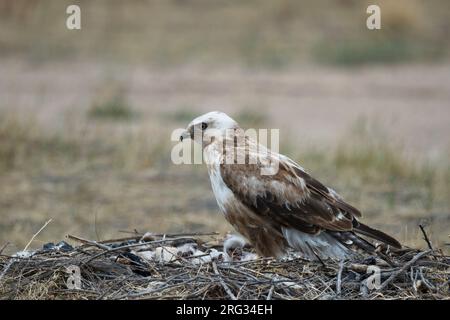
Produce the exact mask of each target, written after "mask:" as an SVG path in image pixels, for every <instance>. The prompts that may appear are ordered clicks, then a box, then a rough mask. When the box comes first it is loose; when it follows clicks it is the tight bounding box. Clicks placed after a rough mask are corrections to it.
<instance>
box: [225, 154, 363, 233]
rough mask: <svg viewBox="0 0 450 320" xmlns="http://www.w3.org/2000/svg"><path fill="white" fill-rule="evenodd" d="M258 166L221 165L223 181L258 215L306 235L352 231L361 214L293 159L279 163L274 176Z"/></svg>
mask: <svg viewBox="0 0 450 320" xmlns="http://www.w3.org/2000/svg"><path fill="white" fill-rule="evenodd" d="M261 172H262V171H261V166H260V165H258V164H222V165H221V174H222V179H223V181H224V182H225V184H226V185H227V186H228V188H230V189H231V191H232V192H233V193H234V195H235V196H236V198H237V199H238V200H239V201H241V202H242V203H244V204H245V205H246V206H248V207H249V208H251V209H252V211H254V212H255V213H256V214H258V215H262V216H265V218H267V219H270V220H271V221H273V223H274V224H278V225H279V226H280V227H287V228H295V229H298V230H300V231H303V232H307V233H317V232H320V231H321V230H323V229H326V230H332V231H350V230H352V229H353V227H354V226H355V225H356V224H357V223H358V222H357V221H356V219H354V217H359V216H361V213H360V212H359V211H358V210H357V209H356V208H354V207H352V206H351V205H349V204H347V203H346V202H344V201H343V200H342V198H340V197H339V196H338V195H337V194H336V193H335V192H334V191H333V190H331V189H329V188H327V187H326V186H324V185H323V184H322V183H320V182H319V181H317V180H316V179H314V178H312V177H311V176H310V175H309V174H308V173H306V172H305V171H304V170H303V169H302V168H301V167H300V166H298V165H297V164H295V163H294V162H293V161H292V160H290V159H287V158H286V159H284V158H282V159H280V162H279V170H278V172H277V173H276V174H275V175H262V173H261Z"/></svg>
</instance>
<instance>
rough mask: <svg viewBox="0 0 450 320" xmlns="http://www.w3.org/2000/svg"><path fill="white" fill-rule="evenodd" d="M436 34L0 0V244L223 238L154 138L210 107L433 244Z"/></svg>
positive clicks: (442, 135)
mask: <svg viewBox="0 0 450 320" xmlns="http://www.w3.org/2000/svg"><path fill="white" fill-rule="evenodd" d="M70 4H77V5H79V6H80V8H81V26H82V28H81V30H68V29H67V28H66V18H67V17H68V15H67V14H66V8H67V6H68V5H70ZM369 4H378V5H379V6H380V8H381V26H382V29H381V30H377V31H370V30H368V29H367V28H366V19H367V17H368V14H367V13H366V8H367V6H368V5H369ZM449 33H450V2H449V1H448V0H428V1H425V0H423V1H420V0H404V1H401V0H385V1H375V0H373V1H360V0H336V1H299V0H280V1H270V0H248V1H240V0H214V1H211V0H134V1H119V0H96V1H87V0H84V1H81V0H78V1H77V0H72V1H65V0H0V218H1V220H0V247H1V246H2V245H3V244H4V243H6V242H10V243H11V244H10V245H9V247H8V248H7V250H8V251H11V252H14V251H17V250H21V249H23V247H24V246H25V245H26V244H27V242H28V241H29V240H30V238H31V237H32V236H33V234H35V233H36V232H37V231H38V230H39V228H40V227H41V226H42V225H43V224H44V223H45V222H46V221H47V220H49V219H52V222H51V223H50V224H49V225H48V226H47V227H46V228H45V230H43V231H42V233H41V234H39V236H38V237H37V238H36V240H35V241H34V242H33V244H32V247H39V246H41V245H42V244H43V243H45V242H49V241H51V242H56V241H59V240H62V239H64V236H65V235H66V234H74V235H78V236H81V237H85V238H89V239H94V240H102V239H108V238H111V237H116V236H121V235H123V233H122V231H124V230H125V231H133V230H135V229H136V230H138V231H139V232H146V231H151V232H155V233H161V232H172V233H174V232H192V231H219V232H221V233H226V232H228V231H229V230H231V227H230V226H229V225H228V224H227V223H226V222H225V220H224V218H223V217H222V216H221V214H220V213H219V210H218V207H217V205H216V202H215V199H214V196H213V194H212V191H211V188H210V185H209V179H208V177H207V171H206V168H205V167H203V166H200V165H195V166H175V165H173V164H172V162H171V160H170V151H171V148H172V147H173V145H174V144H175V143H174V142H172V141H171V140H170V134H171V132H172V131H173V130H174V129H176V128H180V127H181V128H182V127H185V126H186V124H187V123H188V122H190V121H191V120H192V119H193V118H194V117H196V116H198V115H199V114H201V113H203V112H207V111H212V110H222V111H225V112H227V113H229V114H230V115H231V116H232V117H233V118H235V119H236V120H237V121H239V122H240V123H241V125H242V126H243V127H256V128H280V129H281V132H280V140H281V151H282V152H283V153H286V154H287V155H289V156H290V157H291V158H293V159H295V160H297V161H299V162H300V163H301V164H302V166H304V167H305V168H307V169H308V170H309V171H310V172H311V173H312V175H314V176H315V177H317V178H318V179H319V180H321V181H322V182H323V183H325V184H327V185H330V186H332V187H333V188H335V189H336V190H337V191H338V192H339V193H341V194H342V195H343V196H344V197H345V198H346V199H347V200H348V201H349V202H350V203H352V204H353V205H355V206H357V207H358V208H360V209H361V210H362V212H363V215H364V221H365V222H367V223H368V224H371V225H373V226H374V227H378V228H381V229H383V230H384V231H386V232H389V233H391V234H393V235H394V236H396V237H397V238H398V239H399V240H400V241H401V242H404V243H405V244H407V245H410V246H416V247H425V246H426V244H425V242H424V241H423V240H422V235H421V234H420V230H419V228H418V225H419V224H424V225H425V226H426V230H427V232H428V234H429V236H430V238H431V240H432V242H433V244H435V245H436V246H440V247H445V243H448V242H450V239H449V233H450V228H449V227H450V163H449V158H450V59H449V58H450V37H449ZM447 248H448V247H447Z"/></svg>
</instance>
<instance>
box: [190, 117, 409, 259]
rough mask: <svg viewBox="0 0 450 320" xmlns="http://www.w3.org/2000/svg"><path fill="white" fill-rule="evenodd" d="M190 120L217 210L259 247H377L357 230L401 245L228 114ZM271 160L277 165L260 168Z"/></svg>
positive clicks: (312, 251) (308, 251)
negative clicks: (197, 135) (248, 133)
mask: <svg viewBox="0 0 450 320" xmlns="http://www.w3.org/2000/svg"><path fill="white" fill-rule="evenodd" d="M194 127H195V128H199V127H202V134H201V135H200V139H201V140H200V141H197V142H199V143H201V144H202V145H203V148H204V155H205V159H206V160H207V162H208V172H209V175H210V178H211V183H212V187H213V191H214V194H215V196H216V199H217V202H218V204H219V207H220V209H221V210H222V212H223V213H224V216H225V218H226V219H227V221H228V222H229V223H230V224H231V225H233V227H234V228H235V229H236V230H237V231H238V232H239V233H240V234H242V235H243V236H244V237H245V238H246V239H247V240H248V241H249V242H250V244H252V245H253V246H254V247H255V248H256V250H257V251H258V253H259V254H261V255H263V256H275V257H280V256H282V255H283V254H284V253H285V252H286V251H287V249H288V248H293V249H295V250H297V251H299V252H300V253H301V254H303V255H304V256H305V257H306V258H310V259H315V257H317V256H319V257H320V256H321V257H324V258H327V257H330V258H337V259H342V258H348V257H351V256H352V255H353V251H352V249H353V248H354V247H358V248H362V249H364V250H366V251H372V250H373V249H374V246H373V245H372V244H371V243H370V242H368V241H366V240H365V239H363V238H361V237H360V236H359V235H364V236H367V237H369V238H373V239H376V240H379V241H381V242H384V243H386V244H389V245H392V246H394V247H401V245H400V243H398V241H397V240H395V239H393V238H392V237H390V236H388V235H386V234H385V233H383V232H381V231H378V230H375V229H372V228H370V227H368V226H366V225H364V224H362V223H361V222H359V221H358V220H357V218H360V217H361V212H360V211H359V210H358V209H356V208H355V207H353V206H351V205H350V204H348V203H347V202H345V201H344V200H343V199H342V198H341V197H340V196H339V195H338V194H337V193H336V192H335V191H334V190H332V189H330V188H328V187H326V186H325V185H323V184H322V183H321V182H319V181H318V180H316V179H314V178H313V177H311V176H310V175H309V174H308V173H307V172H306V171H305V170H304V169H303V168H302V167H301V166H299V165H298V164H297V163H295V162H294V161H292V160H291V159H289V158H287V157H285V156H283V155H280V154H278V153H275V152H271V151H270V150H268V149H266V148H265V147H263V146H261V145H259V144H258V143H257V142H255V141H254V140H252V139H251V138H249V137H248V136H246V135H245V134H244V133H243V131H242V130H240V128H239V126H238V125H237V123H236V122H235V121H234V120H232V119H231V118H229V117H228V116H227V115H225V114H223V113H218V112H213V113H209V114H206V115H203V116H201V117H199V118H197V119H195V120H194V121H193V122H192V123H191V124H190V125H189V127H188V132H189V133H188V135H189V136H191V137H194V134H193V130H194V129H193V128H194ZM213 129H214V130H213ZM209 130H211V131H209ZM213 131H214V134H212V132H213ZM230 131H231V132H232V133H233V134H232V135H229V133H230ZM239 142H240V143H239ZM242 155H243V156H242ZM239 156H241V158H240V159H241V160H242V159H245V161H244V163H242V161H241V162H239V161H238V159H239ZM270 165H276V168H277V169H278V170H276V171H274V174H272V175H266V174H263V173H262V172H263V170H262V169H263V168H267V167H269V166H270Z"/></svg>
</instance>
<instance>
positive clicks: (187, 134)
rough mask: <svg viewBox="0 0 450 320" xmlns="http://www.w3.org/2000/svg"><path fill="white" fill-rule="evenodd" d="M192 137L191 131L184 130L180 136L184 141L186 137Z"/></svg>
mask: <svg viewBox="0 0 450 320" xmlns="http://www.w3.org/2000/svg"><path fill="white" fill-rule="evenodd" d="M190 138H191V134H190V133H189V131H184V132H183V133H182V134H181V136H180V141H181V142H183V140H184V139H190Z"/></svg>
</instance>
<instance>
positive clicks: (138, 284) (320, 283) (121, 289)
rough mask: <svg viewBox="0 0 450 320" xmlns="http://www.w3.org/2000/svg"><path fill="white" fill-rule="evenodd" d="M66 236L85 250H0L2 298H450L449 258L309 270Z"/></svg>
mask: <svg viewBox="0 0 450 320" xmlns="http://www.w3.org/2000/svg"><path fill="white" fill-rule="evenodd" d="M68 237H69V239H71V240H75V241H76V242H77V243H80V244H79V245H77V246H71V245H69V244H67V243H65V242H61V243H59V244H57V245H54V244H47V245H44V247H43V248H42V249H39V250H36V251H26V252H18V253H17V254H15V255H13V256H8V255H4V254H1V251H2V250H0V254H1V255H0V299H264V300H266V299H268V300H270V299H449V298H450V290H449V286H450V283H449V272H450V258H449V256H445V255H444V254H443V253H442V251H439V250H433V249H432V248H430V250H428V251H419V250H415V249H409V248H407V249H402V250H399V251H396V252H393V251H388V252H384V253H383V254H376V255H374V256H367V255H366V256H365V257H362V258H361V259H360V260H356V261H355V260H353V261H331V260H325V261H319V262H310V261H307V260H303V259H301V258H298V257H291V258H288V259H284V260H274V259H267V258H264V259H263V258H258V257H256V258H255V256H254V255H252V254H251V252H250V251H251V249H249V250H248V251H249V252H244V251H242V252H237V253H236V252H234V253H230V255H229V254H227V253H224V252H221V251H220V250H222V239H220V237H219V236H218V235H217V234H212V233H211V234H183V235H180V234H177V235H151V236H149V235H146V237H144V238H142V235H139V234H136V235H133V236H132V237H128V238H122V239H113V240H109V241H102V242H95V241H90V240H86V239H81V238H78V237H74V236H68ZM174 248H175V249H174ZM246 255H247V257H249V256H250V257H252V258H245V256H246ZM380 257H383V258H380ZM378 275H379V277H378Z"/></svg>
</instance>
